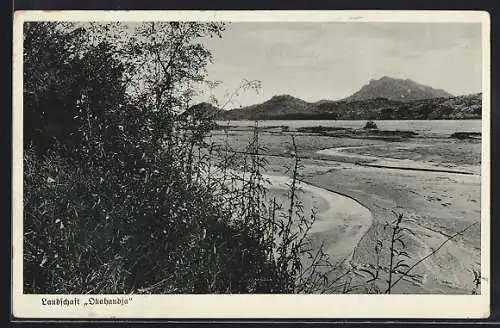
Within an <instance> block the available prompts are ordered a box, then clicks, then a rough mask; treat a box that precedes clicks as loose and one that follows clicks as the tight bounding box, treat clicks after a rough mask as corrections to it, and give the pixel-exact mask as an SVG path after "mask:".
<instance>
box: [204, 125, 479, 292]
mask: <svg viewBox="0 0 500 328" xmlns="http://www.w3.org/2000/svg"><path fill="white" fill-rule="evenodd" d="M249 138H250V134H249V133H248V132H247V131H237V132H234V131H233V132H232V136H230V137H229V139H226V140H228V141H229V142H231V144H232V146H233V147H235V148H237V149H238V150H240V151H244V145H245V144H246V143H247V141H248V139H249ZM212 140H218V142H219V143H222V141H223V140H225V139H224V134H223V133H220V134H219V135H215V136H214V137H213V139H212ZM296 141H297V144H298V146H299V155H300V156H301V157H304V159H303V160H302V162H303V164H304V167H303V169H302V174H303V177H302V180H303V181H304V182H305V183H307V185H306V188H305V189H304V194H303V195H302V196H301V197H303V198H304V199H309V200H306V203H307V204H310V205H308V206H309V207H316V208H317V209H319V213H318V217H319V219H318V222H317V223H315V225H316V228H315V229H317V230H315V232H317V234H315V235H314V238H318V240H319V239H324V240H326V242H327V245H328V246H327V250H328V253H329V254H330V255H331V256H332V257H333V258H335V259H341V258H345V257H346V256H347V257H348V258H349V259H350V263H349V266H350V267H351V268H354V270H353V274H352V275H351V279H352V282H351V284H352V285H357V284H359V285H362V286H363V285H365V286H363V287H366V284H363V283H364V282H365V281H366V280H368V279H369V278H370V277H369V276H368V275H367V274H365V273H363V271H361V269H370V268H371V269H370V270H373V268H374V267H373V266H374V265H375V264H376V262H377V258H378V261H380V264H381V265H382V266H387V265H388V261H389V256H388V252H387V251H385V252H382V253H381V255H379V256H377V255H376V252H375V245H376V243H377V240H380V241H381V242H382V244H383V246H384V249H386V250H387V248H388V243H390V234H389V233H390V231H389V230H388V229H387V228H385V229H384V225H385V224H386V223H387V222H391V221H392V220H394V218H395V215H394V213H393V211H397V212H399V213H402V214H403V215H404V218H405V222H404V226H405V227H407V228H409V229H410V230H411V231H412V232H413V233H414V235H411V234H409V233H405V235H404V236H403V238H404V239H403V240H404V242H405V250H406V252H407V253H408V254H409V255H410V259H407V261H406V262H407V263H408V264H409V265H412V264H413V263H415V262H416V261H418V260H420V259H421V258H423V257H424V256H426V255H427V254H429V253H430V252H432V250H433V249H435V248H437V247H438V246H439V245H440V244H441V243H443V242H444V241H446V240H447V239H449V237H450V236H452V235H453V234H454V233H456V232H459V231H460V230H462V229H464V228H465V227H467V226H469V225H470V224H472V223H477V224H475V225H474V226H472V227H471V228H470V229H469V230H467V231H466V232H465V233H464V234H463V236H457V237H455V238H453V239H452V240H450V241H449V242H447V243H446V244H445V245H444V246H443V247H442V248H441V249H440V250H439V251H438V252H437V253H436V254H434V255H433V256H431V257H430V258H428V259H427V260H425V261H423V262H422V263H420V264H419V265H417V266H416V267H415V268H414V269H413V270H412V271H411V273H412V277H411V278H405V279H403V280H401V281H400V282H399V283H398V284H397V285H396V286H395V288H394V290H393V292H395V293H453V294H455V293H460V294H470V293H471V291H472V289H473V288H474V275H473V272H472V270H474V269H476V270H477V269H479V267H480V213H481V205H480V194H481V192H480V190H481V188H480V159H481V156H480V154H481V143H480V141H478V140H454V139H449V138H433V139H425V138H422V139H419V138H411V139H407V140H405V141H404V142H386V141H381V140H371V139H370V140H363V139H350V138H343V137H341V138H337V137H325V136H314V135H308V134H296ZM260 142H261V144H262V145H263V146H265V148H266V150H265V154H267V155H268V156H266V159H267V160H268V163H269V165H268V169H267V172H266V173H267V174H269V175H274V176H278V175H281V176H284V175H286V174H287V173H286V172H285V169H284V165H286V164H287V163H290V158H289V157H287V156H288V154H289V153H290V149H291V148H290V144H289V142H290V135H289V134H288V133H285V134H276V133H261V135H260ZM328 149H330V153H329V151H328ZM371 165H372V166H371ZM373 165H375V166H376V167H373ZM408 168H411V170H409V169H408ZM428 169H430V170H428ZM450 171H452V172H453V171H456V172H460V173H450ZM276 179H278V178H276ZM278 185H280V184H279V183H277V184H276V186H278ZM274 190H275V191H274V192H275V193H277V194H280V193H283V192H284V188H283V186H281V187H275V188H274ZM336 193H339V194H342V195H345V196H348V197H350V198H352V199H354V200H355V201H353V202H354V203H355V204H358V205H359V206H360V207H359V208H358V210H359V211H358V214H359V213H362V212H363V210H362V208H365V209H367V210H369V214H370V217H371V219H370V220H369V221H368V220H366V219H365V220H363V219H360V217H356V215H354V216H352V208H353V203H349V202H344V203H342V201H337V202H335V201H331V200H332V199H334V198H335V197H338V196H335V197H333V196H332V195H338V194H336ZM281 196H282V198H283V199H284V198H285V197H284V196H285V195H284V194H282V195H281ZM329 199H330V200H329ZM342 199H343V198H342ZM354 207H356V206H354ZM361 216H363V215H361ZM365 216H366V215H365ZM366 217H368V216H366ZM353 218H354V219H353ZM325 222H330V223H325ZM331 222H333V223H331ZM339 222H343V223H342V224H340V223H339ZM349 222H351V223H352V224H349ZM353 222H361V224H360V226H361V227H357V224H354V223H353ZM368 222H369V223H368ZM350 234H352V235H350ZM352 236H354V237H352ZM384 275H386V274H385V273H384V272H381V276H382V279H379V280H378V282H377V285H378V287H379V288H380V289H382V290H384V288H385V287H386V285H387V284H386V282H384V279H385V278H386V276H384ZM353 292H359V293H363V292H366V291H365V290H364V289H363V288H360V289H358V290H354V291H353Z"/></svg>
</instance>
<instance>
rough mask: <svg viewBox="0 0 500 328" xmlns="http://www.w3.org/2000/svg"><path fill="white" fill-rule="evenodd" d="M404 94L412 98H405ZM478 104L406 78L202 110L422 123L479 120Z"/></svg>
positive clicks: (223, 115)
mask: <svg viewBox="0 0 500 328" xmlns="http://www.w3.org/2000/svg"><path fill="white" fill-rule="evenodd" d="M408 90H410V91H408ZM407 94H410V95H411V97H409V96H406V95H407ZM402 95H403V96H404V97H402ZM481 102H482V93H475V94H470V95H461V96H453V95H451V94H450V93H448V92H446V91H444V90H441V89H434V88H432V87H429V86H425V85H423V84H419V83H417V82H414V81H412V80H409V79H395V78H390V77H387V76H384V77H382V78H380V79H378V80H373V79H372V80H370V82H369V83H368V84H367V85H364V86H363V87H361V89H360V90H358V91H357V92H355V93H353V94H352V95H351V96H349V97H346V98H344V99H340V100H326V99H322V100H319V101H316V102H307V101H305V100H302V99H300V98H297V97H294V96H291V95H288V94H280V95H275V96H273V97H271V98H270V99H268V100H266V101H264V102H262V103H258V104H253V105H250V106H245V107H240V108H234V109H230V110H222V109H218V108H216V107H214V106H212V105H209V104H205V105H204V106H202V107H205V108H209V110H210V112H212V113H213V114H215V116H216V117H217V119H221V120H272V119H274V120H278V119H282V120H286V119H303V120H306V119H318V120H320V119H329V120H367V119H370V120H376V119H389V120H390V119H395V120H397V119H417V120H419V119H422V120H425V119H479V118H481V112H482V103H481ZM195 106H199V104H198V105H195ZM193 107H194V106H193Z"/></svg>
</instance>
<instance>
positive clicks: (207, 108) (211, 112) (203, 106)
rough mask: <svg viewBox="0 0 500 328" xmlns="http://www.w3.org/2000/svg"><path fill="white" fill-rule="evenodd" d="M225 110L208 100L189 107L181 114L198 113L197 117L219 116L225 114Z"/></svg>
mask: <svg viewBox="0 0 500 328" xmlns="http://www.w3.org/2000/svg"><path fill="white" fill-rule="evenodd" d="M223 112H224V110H222V109H220V108H217V107H215V106H214V105H212V104H209V103H207V102H202V103H199V104H196V105H193V106H191V107H189V108H188V109H187V110H186V111H185V112H183V113H182V114H181V115H183V116H186V115H193V114H194V115H196V116H197V117H201V116H203V117H216V118H219V117H220V116H221V115H222V114H223Z"/></svg>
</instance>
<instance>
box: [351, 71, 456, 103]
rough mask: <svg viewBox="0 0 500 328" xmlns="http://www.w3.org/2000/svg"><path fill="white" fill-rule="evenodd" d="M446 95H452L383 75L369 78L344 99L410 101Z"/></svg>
mask: <svg viewBox="0 0 500 328" xmlns="http://www.w3.org/2000/svg"><path fill="white" fill-rule="evenodd" d="M448 97H453V95H452V94H450V93H448V92H446V91H444V90H441V89H434V88H432V87H429V86H426V85H423V84H419V83H417V82H414V81H412V80H409V79H396V78H392V77H388V76H384V77H382V78H380V79H378V80H370V82H369V83H368V84H367V85H364V86H363V87H362V88H361V89H360V90H359V91H357V92H355V93H354V94H353V95H351V96H349V97H347V98H345V99H344V100H346V101H360V100H368V99H374V98H386V99H389V100H396V101H412V100H421V99H431V98H448Z"/></svg>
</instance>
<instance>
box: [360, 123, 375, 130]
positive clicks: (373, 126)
mask: <svg viewBox="0 0 500 328" xmlns="http://www.w3.org/2000/svg"><path fill="white" fill-rule="evenodd" d="M363 129H365V130H366V129H378V127H377V124H375V122H373V121H368V122H366V124H365V126H364V127H363Z"/></svg>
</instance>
